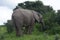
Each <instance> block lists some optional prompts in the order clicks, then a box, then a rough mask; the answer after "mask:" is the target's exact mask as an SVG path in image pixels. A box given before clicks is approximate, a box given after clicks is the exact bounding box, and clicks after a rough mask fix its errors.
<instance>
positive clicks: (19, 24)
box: [12, 8, 44, 36]
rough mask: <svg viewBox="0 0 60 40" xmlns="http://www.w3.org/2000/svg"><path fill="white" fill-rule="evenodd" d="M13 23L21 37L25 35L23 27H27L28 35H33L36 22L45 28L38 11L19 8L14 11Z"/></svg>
mask: <svg viewBox="0 0 60 40" xmlns="http://www.w3.org/2000/svg"><path fill="white" fill-rule="evenodd" d="M12 21H13V23H14V25H15V28H16V35H17V36H21V35H22V34H23V30H22V28H23V27H25V30H26V33H28V34H31V33H32V30H33V26H34V23H35V21H37V22H39V23H41V24H42V25H43V26H44V23H43V20H42V15H41V14H39V13H38V12H36V11H33V10H28V9H23V8H18V9H16V10H14V11H13V14H12Z"/></svg>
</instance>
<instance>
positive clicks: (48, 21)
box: [5, 1, 60, 34]
mask: <svg viewBox="0 0 60 40" xmlns="http://www.w3.org/2000/svg"><path fill="white" fill-rule="evenodd" d="M18 7H22V8H24V9H30V10H35V11H37V12H39V13H41V14H42V15H43V19H44V22H45V27H46V32H48V33H50V34H55V33H60V10H58V11H57V13H56V12H55V10H54V9H53V8H52V7H51V6H46V5H44V4H43V3H42V2H41V1H35V2H31V1H26V2H24V3H18V5H17V6H16V8H14V9H13V10H16V9H18ZM10 21H11V20H10ZM5 25H6V26H7V30H11V31H12V29H11V28H10V27H9V26H11V23H10V22H9V21H8V22H7V23H6V24H5ZM39 26H40V25H36V28H37V29H38V30H39V31H40V28H39ZM8 28H9V29H8ZM8 32H9V31H8Z"/></svg>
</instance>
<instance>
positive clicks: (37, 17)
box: [33, 11, 40, 22]
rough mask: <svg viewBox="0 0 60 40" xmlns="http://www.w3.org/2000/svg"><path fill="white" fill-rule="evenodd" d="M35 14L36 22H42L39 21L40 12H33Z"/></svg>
mask: <svg viewBox="0 0 60 40" xmlns="http://www.w3.org/2000/svg"><path fill="white" fill-rule="evenodd" d="M33 14H34V19H35V20H36V21H38V22H40V20H39V18H40V17H39V15H38V12H36V11H33Z"/></svg>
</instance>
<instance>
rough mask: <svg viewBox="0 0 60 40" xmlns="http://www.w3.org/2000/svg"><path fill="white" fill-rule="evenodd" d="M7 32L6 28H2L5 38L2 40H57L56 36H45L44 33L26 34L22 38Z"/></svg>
mask: <svg viewBox="0 0 60 40" xmlns="http://www.w3.org/2000/svg"><path fill="white" fill-rule="evenodd" d="M6 32H7V31H6V27H0V35H2V37H3V38H2V39H0V40H55V35H44V34H43V33H39V34H38V33H33V34H31V35H26V34H24V35H23V36H22V37H16V35H15V32H13V33H11V34H8V33H6Z"/></svg>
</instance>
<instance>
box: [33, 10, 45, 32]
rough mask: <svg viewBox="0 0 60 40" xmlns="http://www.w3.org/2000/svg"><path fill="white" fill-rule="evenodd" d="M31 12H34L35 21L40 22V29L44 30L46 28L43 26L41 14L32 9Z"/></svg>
mask: <svg viewBox="0 0 60 40" xmlns="http://www.w3.org/2000/svg"><path fill="white" fill-rule="evenodd" d="M33 13H34V19H35V22H38V23H41V25H42V31H44V30H45V29H46V28H45V24H44V21H43V17H42V15H41V14H40V13H38V12H36V11H33Z"/></svg>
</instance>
